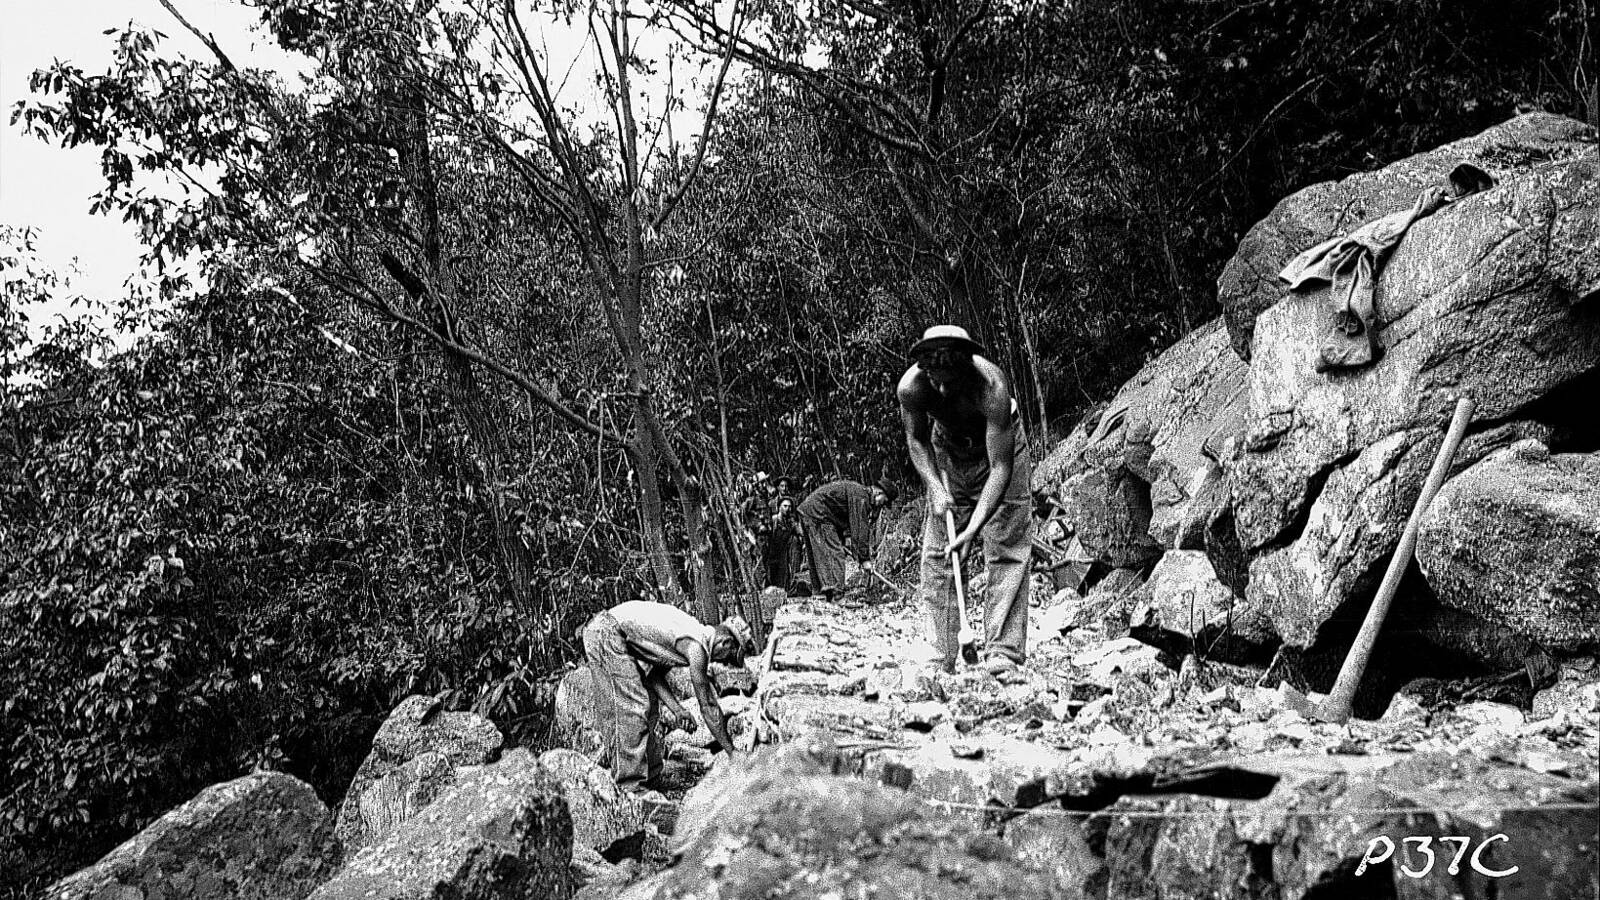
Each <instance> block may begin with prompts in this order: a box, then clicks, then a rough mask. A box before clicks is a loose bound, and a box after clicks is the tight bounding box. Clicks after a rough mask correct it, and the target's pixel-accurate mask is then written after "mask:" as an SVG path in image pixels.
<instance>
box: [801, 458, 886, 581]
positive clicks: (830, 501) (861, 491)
mask: <svg viewBox="0 0 1600 900" xmlns="http://www.w3.org/2000/svg"><path fill="white" fill-rule="evenodd" d="M896 494H897V492H896V491H895V487H894V485H892V484H890V483H889V482H887V481H879V482H878V483H877V484H875V485H873V486H872V487H867V486H866V485H864V484H860V483H858V482H854V481H831V482H829V483H827V484H825V485H823V486H822V487H819V488H817V489H816V490H814V491H812V492H811V494H810V495H809V496H807V497H806V499H804V500H802V501H801V502H800V507H799V512H800V526H801V531H802V532H803V533H804V534H805V541H806V560H805V562H806V566H805V574H804V575H802V579H803V580H804V581H805V582H806V583H807V584H808V585H810V586H811V587H812V588H814V589H815V590H816V592H817V593H819V594H822V595H823V596H824V597H832V596H833V595H835V594H837V593H840V592H841V591H843V590H844V553H845V547H844V541H845V537H846V536H847V535H848V536H849V539H850V549H851V550H852V551H853V552H854V553H855V557H856V561H857V562H859V563H860V564H861V567H862V570H863V571H870V570H871V569H872V562H871V560H872V550H873V547H872V514H873V512H874V511H875V510H878V509H881V508H883V507H885V506H888V505H889V504H890V503H892V502H894V498H895V496H896Z"/></svg>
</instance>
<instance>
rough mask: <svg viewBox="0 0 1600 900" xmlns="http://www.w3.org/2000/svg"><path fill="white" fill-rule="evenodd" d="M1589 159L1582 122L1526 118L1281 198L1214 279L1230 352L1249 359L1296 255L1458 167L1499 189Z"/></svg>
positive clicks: (1590, 146)
mask: <svg viewBox="0 0 1600 900" xmlns="http://www.w3.org/2000/svg"><path fill="white" fill-rule="evenodd" d="M1593 152H1594V143H1593V130H1592V129H1590V128H1588V127H1587V126H1585V125H1584V124H1583V123H1582V122H1578V121H1576V120H1574V119H1569V118H1566V117H1565V116H1558V115H1553V114H1551V113H1543V112H1535V113H1528V114H1526V115H1522V116H1518V117H1516V118H1514V119H1511V120H1509V121H1507V122H1504V123H1501V124H1500V125H1497V126H1495V127H1494V128H1490V129H1488V130H1487V131H1484V132H1482V133H1480V134H1476V135H1473V136H1472V137H1468V138H1464V139H1462V140H1459V141H1455V142H1453V143H1450V144H1445V145H1444V146H1441V147H1437V148H1435V149H1433V150H1429V151H1427V152H1425V153H1419V154H1417V155H1415V156H1410V157H1407V158H1405V159H1403V160H1400V161H1398V162H1395V163H1393V164H1391V165H1389V166H1386V167H1384V168H1382V169H1379V170H1376V171H1372V172H1361V173H1358V174H1355V175H1351V176H1350V177H1348V178H1345V179H1342V180H1340V181H1326V182H1322V183H1321V184H1314V185H1312V186H1310V187H1308V188H1305V189H1304V190H1302V191H1299V192H1297V193H1295V194H1292V195H1291V196H1289V197H1286V198H1284V199H1283V200H1282V201H1281V202H1280V203H1278V205H1277V206H1276V207H1274V208H1273V210H1272V212H1270V213H1268V214H1267V216H1266V218H1264V219H1262V220H1261V221H1260V222H1258V223H1256V225H1255V226H1254V227H1253V228H1251V229H1250V231H1249V232H1248V233H1246V234H1245V236H1244V238H1243V239H1242V240H1240V242H1239V249H1238V250H1237V251H1236V252H1235V254H1234V256H1233V258H1232V259H1231V260H1229V262H1228V264H1227V266H1226V267H1225V268H1224V269H1223V270H1222V276H1221V277H1220V278H1218V279H1217V299H1218V301H1219V302H1220V303H1221V304H1222V309H1223V318H1224V320H1225V321H1226V322H1227V327H1228V334H1229V338H1230V340H1231V343H1232V346H1233V348H1234V350H1235V351H1236V352H1237V353H1238V354H1239V356H1240V357H1241V358H1244V359H1250V358H1251V355H1252V352H1251V345H1252V343H1253V341H1252V338H1253V335H1254V332H1255V320H1256V317H1257V316H1259V315H1260V314H1261V313H1263V312H1265V311H1266V310H1267V309H1269V308H1271V307H1272V306H1273V305H1274V304H1276V303H1278V301H1279V300H1281V299H1282V298H1283V294H1284V290H1283V283H1282V282H1281V281H1279V279H1278V272H1279V271H1280V270H1281V269H1282V268H1283V266H1284V264H1285V263H1287V262H1288V261H1289V260H1291V259H1293V258H1294V257H1295V256H1297V255H1298V254H1299V253H1300V252H1301V251H1302V250H1305V249H1306V248H1308V247H1313V246H1316V245H1317V244H1319V243H1321V242H1322V241H1325V240H1327V239H1328V238H1331V237H1335V236H1337V235H1340V234H1344V233H1346V232H1349V231H1351V230H1353V229H1355V228H1356V227H1358V226H1360V225H1361V224H1363V223H1365V222H1367V221H1370V220H1372V219H1376V218H1378V217H1379V216H1383V215H1385V214H1387V213H1391V212H1394V211H1395V210H1399V209H1405V208H1408V207H1410V206H1411V204H1412V203H1413V202H1414V201H1415V200H1416V198H1417V194H1418V193H1419V192H1420V191H1422V190H1423V189H1425V188H1428V187H1434V186H1438V185H1440V184H1442V183H1443V182H1444V179H1445V177H1446V176H1447V175H1448V174H1449V173H1450V171H1451V170H1452V169H1454V168H1455V167H1456V166H1457V165H1458V164H1460V163H1463V162H1468V163H1472V164H1473V165H1475V166H1477V167H1479V168H1480V169H1483V170H1484V171H1485V172H1487V173H1488V174H1489V175H1490V176H1491V177H1493V178H1494V179H1495V180H1496V181H1498V182H1501V183H1504V182H1506V181H1508V180H1511V179H1514V178H1516V177H1518V176H1519V175H1521V174H1523V173H1526V172H1528V171H1530V170H1533V169H1536V168H1538V167H1541V166H1544V165H1546V164H1548V163H1551V162H1559V161H1561V160H1565V159H1571V158H1572V157H1575V156H1582V155H1583V154H1585V153H1591V154H1592V153H1593ZM1410 239H1411V238H1410V237H1407V238H1406V240H1410ZM1380 310H1381V307H1380Z"/></svg>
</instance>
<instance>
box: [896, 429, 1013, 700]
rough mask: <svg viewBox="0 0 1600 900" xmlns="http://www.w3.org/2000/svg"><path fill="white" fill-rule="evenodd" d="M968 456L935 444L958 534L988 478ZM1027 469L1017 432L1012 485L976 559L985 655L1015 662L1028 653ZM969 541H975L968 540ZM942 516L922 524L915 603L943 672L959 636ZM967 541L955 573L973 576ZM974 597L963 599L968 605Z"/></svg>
mask: <svg viewBox="0 0 1600 900" xmlns="http://www.w3.org/2000/svg"><path fill="white" fill-rule="evenodd" d="M978 453H979V455H978V456H977V457H976V458H975V459H961V458H953V457H952V456H951V455H950V453H949V452H948V450H946V449H945V448H942V447H940V446H939V442H938V441H937V440H935V442H934V464H935V465H936V466H937V467H938V468H939V471H941V472H943V473H945V476H946V477H947V478H949V480H950V495H951V497H952V498H953V499H954V500H955V506H954V509H955V519H956V531H957V532H959V531H960V530H961V529H962V528H964V527H965V526H966V523H967V522H968V521H970V520H971V518H972V511H973V507H974V506H976V505H977V502H978V496H979V495H980V494H982V493H983V483H984V481H985V480H987V479H988V477H989V460H988V457H987V456H984V455H982V450H981V449H979V451H978ZM1032 470H1033V466H1032V463H1031V462H1030V460H1029V458H1028V449H1027V441H1026V439H1024V437H1023V436H1022V433H1021V429H1020V428H1019V429H1018V431H1017V437H1016V455H1015V457H1014V458H1013V460H1012V463H1011V483H1010V484H1009V485H1007V487H1006V493H1005V498H1004V500H1002V501H1001V503H1000V506H999V508H998V509H996V510H995V513H994V515H993V516H992V517H990V519H989V522H988V524H986V525H984V526H983V531H982V532H981V534H980V536H981V537H982V538H983V561H984V565H985V566H986V567H987V568H988V572H989V579H988V586H987V587H986V588H985V589H984V594H983V624H984V628H983V631H984V635H983V638H984V650H983V652H984V655H985V656H1004V657H1007V658H1009V659H1010V660H1011V661H1013V662H1017V663H1020V662H1022V661H1023V660H1024V659H1025V658H1026V656H1027V645H1028V578H1029V563H1030V562H1031V560H1032V557H1033V515H1032V508H1031V501H1030V497H1029V493H1028V484H1029V482H1030V481H1031V476H1032ZM974 543H976V542H974ZM948 545H949V540H948V538H947V537H946V536H945V522H944V517H943V516H936V515H934V514H933V509H932V507H931V506H930V507H929V509H928V515H927V518H926V519H925V520H924V522H923V526H922V584H921V592H922V598H923V599H922V602H923V607H924V609H926V610H927V614H928V625H929V639H930V641H931V642H932V644H933V648H934V650H935V652H936V653H937V654H938V656H939V659H940V661H941V662H942V663H943V665H944V667H945V668H946V669H953V668H954V666H955V662H956V655H957V654H958V653H959V652H960V650H961V648H960V646H959V644H958V633H959V630H960V628H961V622H960V617H959V615H958V614H957V609H956V596H955V579H954V577H953V572H952V567H951V564H950V559H949V557H947V556H945V547H946V546H948ZM972 549H973V544H968V545H967V547H966V549H965V550H964V551H963V553H962V558H961V568H962V574H963V575H964V576H966V577H968V578H971V577H972V574H973V567H972V565H971V564H970V562H969V560H970V559H971V558H972V554H971V551H972ZM972 599H973V598H971V597H969V598H967V601H968V605H969V606H970V605H971V601H972Z"/></svg>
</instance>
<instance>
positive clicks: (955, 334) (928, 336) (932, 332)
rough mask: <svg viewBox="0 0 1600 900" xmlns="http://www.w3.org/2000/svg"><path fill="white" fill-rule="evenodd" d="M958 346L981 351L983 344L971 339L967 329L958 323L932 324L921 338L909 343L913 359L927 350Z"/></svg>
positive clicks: (963, 348)
mask: <svg viewBox="0 0 1600 900" xmlns="http://www.w3.org/2000/svg"><path fill="white" fill-rule="evenodd" d="M951 348H959V349H961V350H964V351H966V352H968V353H982V352H983V345H982V344H980V343H978V342H977V341H975V340H973V339H972V335H970V334H967V330H966V329H965V328H962V327H961V326H960V325H934V326H932V327H930V328H929V329H928V330H927V331H924V332H923V333H922V340H919V341H917V342H916V343H915V344H912V345H911V357H912V358H913V359H915V358H916V357H918V356H921V355H922V354H923V353H926V352H928V351H929V350H943V349H951Z"/></svg>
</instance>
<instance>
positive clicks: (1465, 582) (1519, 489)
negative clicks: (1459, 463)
mask: <svg viewBox="0 0 1600 900" xmlns="http://www.w3.org/2000/svg"><path fill="white" fill-rule="evenodd" d="M1417 562H1418V563H1419V564H1420V565H1421V567H1422V572H1423V575H1424V576H1426V578H1427V579H1428V584H1429V586H1430V587H1432V588H1433V591H1434V594H1435V595H1436V596H1437V597H1438V598H1439V602H1440V603H1442V604H1445V605H1446V606H1449V607H1452V608H1455V609H1458V610H1461V611H1463V612H1466V613H1469V614H1471V615H1474V616H1478V617H1481V618H1484V619H1486V620H1489V621H1491V622H1494V623H1496V624H1499V625H1502V626H1505V627H1508V628H1511V629H1512V630H1514V631H1516V632H1518V633H1520V634H1522V635H1524V636H1526V637H1528V638H1530V639H1532V640H1535V641H1538V642H1539V643H1540V644H1541V645H1543V646H1545V647H1549V648H1552V649H1557V650H1567V649H1576V648H1579V647H1582V646H1585V645H1594V644H1596V643H1600V454H1597V453H1558V454H1553V455H1552V454H1551V453H1550V451H1549V449H1548V448H1546V447H1545V446H1544V445H1543V444H1540V443H1538V442H1535V441H1525V442H1521V443H1518V444H1516V445H1514V446H1512V447H1508V448H1506V449H1504V450H1500V451H1497V452H1495V453H1493V454H1490V455H1489V456H1488V457H1487V458H1485V459H1484V460H1483V461H1482V462H1480V463H1478V464H1477V465H1474V466H1473V467H1471V468H1470V469H1467V470H1466V471H1465V472H1462V473H1461V474H1459V475H1457V476H1455V477H1454V478H1451V479H1450V480H1449V481H1448V482H1446V483H1445V485H1444V487H1443V488H1442V489H1441V490H1440V491H1439V494H1438V496H1437V497H1436V498H1435V499H1434V502H1433V504H1432V506H1430V507H1429V509H1428V513H1427V515H1426V517H1425V518H1424V519H1423V521H1422V531H1421V533H1420V534H1419V536H1418V540H1417Z"/></svg>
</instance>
